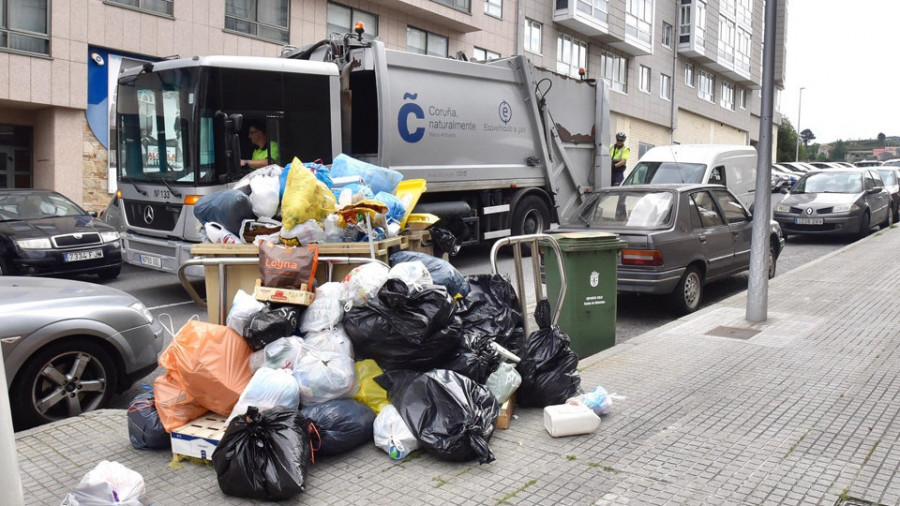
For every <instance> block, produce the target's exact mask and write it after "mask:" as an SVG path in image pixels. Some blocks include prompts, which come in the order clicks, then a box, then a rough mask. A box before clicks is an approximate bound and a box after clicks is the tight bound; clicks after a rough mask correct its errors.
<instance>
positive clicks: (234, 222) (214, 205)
mask: <svg viewBox="0 0 900 506" xmlns="http://www.w3.org/2000/svg"><path fill="white" fill-rule="evenodd" d="M194 216H196V217H197V219H198V220H199V221H200V223H209V222H211V221H212V222H216V223H219V224H221V225H222V226H223V227H225V229H226V230H228V231H229V232H231V233H232V234H238V233H240V231H241V223H242V222H243V221H244V220H251V219H256V215H255V214H253V204H252V203H251V202H250V197H248V196H247V194H246V193H244V192H242V191H240V190H221V191H217V192H215V193H210V194H209V195H204V196H202V197H200V200H198V201H197V203H196V204H194Z"/></svg>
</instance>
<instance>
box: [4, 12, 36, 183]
mask: <svg viewBox="0 0 900 506" xmlns="http://www.w3.org/2000/svg"><path fill="white" fill-rule="evenodd" d="M0 3H2V2H0ZM4 19H6V18H4ZM33 138H34V136H33V131H32V129H31V127H30V126H19V125H4V124H2V123H0V155H2V156H0V188H31V187H32V184H33V180H32V174H33V170H32V153H33V152H34V143H33Z"/></svg>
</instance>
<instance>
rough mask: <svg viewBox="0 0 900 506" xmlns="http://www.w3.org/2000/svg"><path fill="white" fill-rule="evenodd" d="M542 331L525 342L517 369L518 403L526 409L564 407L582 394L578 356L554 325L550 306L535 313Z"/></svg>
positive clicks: (541, 306)
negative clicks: (557, 405)
mask: <svg viewBox="0 0 900 506" xmlns="http://www.w3.org/2000/svg"><path fill="white" fill-rule="evenodd" d="M534 319H535V320H536V321H537V324H538V326H539V327H540V328H539V329H538V330H536V331H534V332H533V333H532V334H531V335H530V336H528V339H527V340H526V341H525V350H524V351H523V353H522V356H521V358H522V361H521V362H519V365H518V367H517V369H518V371H519V374H520V375H521V376H522V385H521V386H519V389H518V390H516V403H517V404H519V405H520V406H525V407H529V406H530V407H539V408H542V407H545V406H551V405H555V404H564V403H565V402H566V399H568V398H570V397H574V396H576V395H578V394H580V393H581V388H580V387H581V377H580V376H579V375H578V370H577V369H578V355H576V354H575V352H574V351H572V348H571V347H570V346H569V344H570V339H569V336H568V335H566V334H565V333H563V332H562V331H561V330H559V327H557V326H556V325H550V321H551V318H550V303H549V302H547V299H542V300H541V301H540V302H538V304H537V307H536V308H535V311H534Z"/></svg>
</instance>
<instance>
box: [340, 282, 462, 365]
mask: <svg viewBox="0 0 900 506" xmlns="http://www.w3.org/2000/svg"><path fill="white" fill-rule="evenodd" d="M344 331H345V332H346V333H347V336H348V337H349V338H350V341H351V342H352V343H353V350H354V352H355V353H356V359H357V360H362V359H366V358H371V359H374V360H375V361H376V362H377V363H378V365H379V367H381V368H382V369H383V370H386V371H387V370H392V369H408V370H413V371H427V370H429V369H433V368H435V367H439V366H441V365H442V364H444V363H445V362H446V361H447V360H449V359H450V358H452V357H453V355H454V354H455V353H456V350H457V349H459V346H460V340H461V333H462V323H461V322H460V319H459V316H457V315H456V302H454V301H453V299H452V298H450V296H449V295H448V294H447V289H445V288H444V287H443V286H440V285H424V286H423V287H421V288H414V287H410V286H408V285H407V284H406V283H404V282H403V281H401V280H399V279H389V280H387V281H386V282H385V283H384V286H382V287H381V289H380V290H379V291H378V296H377V297H376V298H374V299H370V300H368V301H367V302H366V303H365V305H363V306H361V307H356V308H353V309H351V310H350V311H347V312H346V313H345V314H344Z"/></svg>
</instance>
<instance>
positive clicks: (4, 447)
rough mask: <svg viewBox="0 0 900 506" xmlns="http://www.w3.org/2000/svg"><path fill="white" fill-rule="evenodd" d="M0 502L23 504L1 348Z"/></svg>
mask: <svg viewBox="0 0 900 506" xmlns="http://www.w3.org/2000/svg"><path fill="white" fill-rule="evenodd" d="M0 385H2V386H3V388H0V469H2V470H3V472H0V504H9V505H10V506H19V505H20V504H25V496H24V495H22V481H21V480H20V479H19V461H18V460H17V458H16V438H15V435H14V434H13V425H12V410H10V408H9V392H7V390H6V371H5V369H4V367H3V350H2V349H0Z"/></svg>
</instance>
